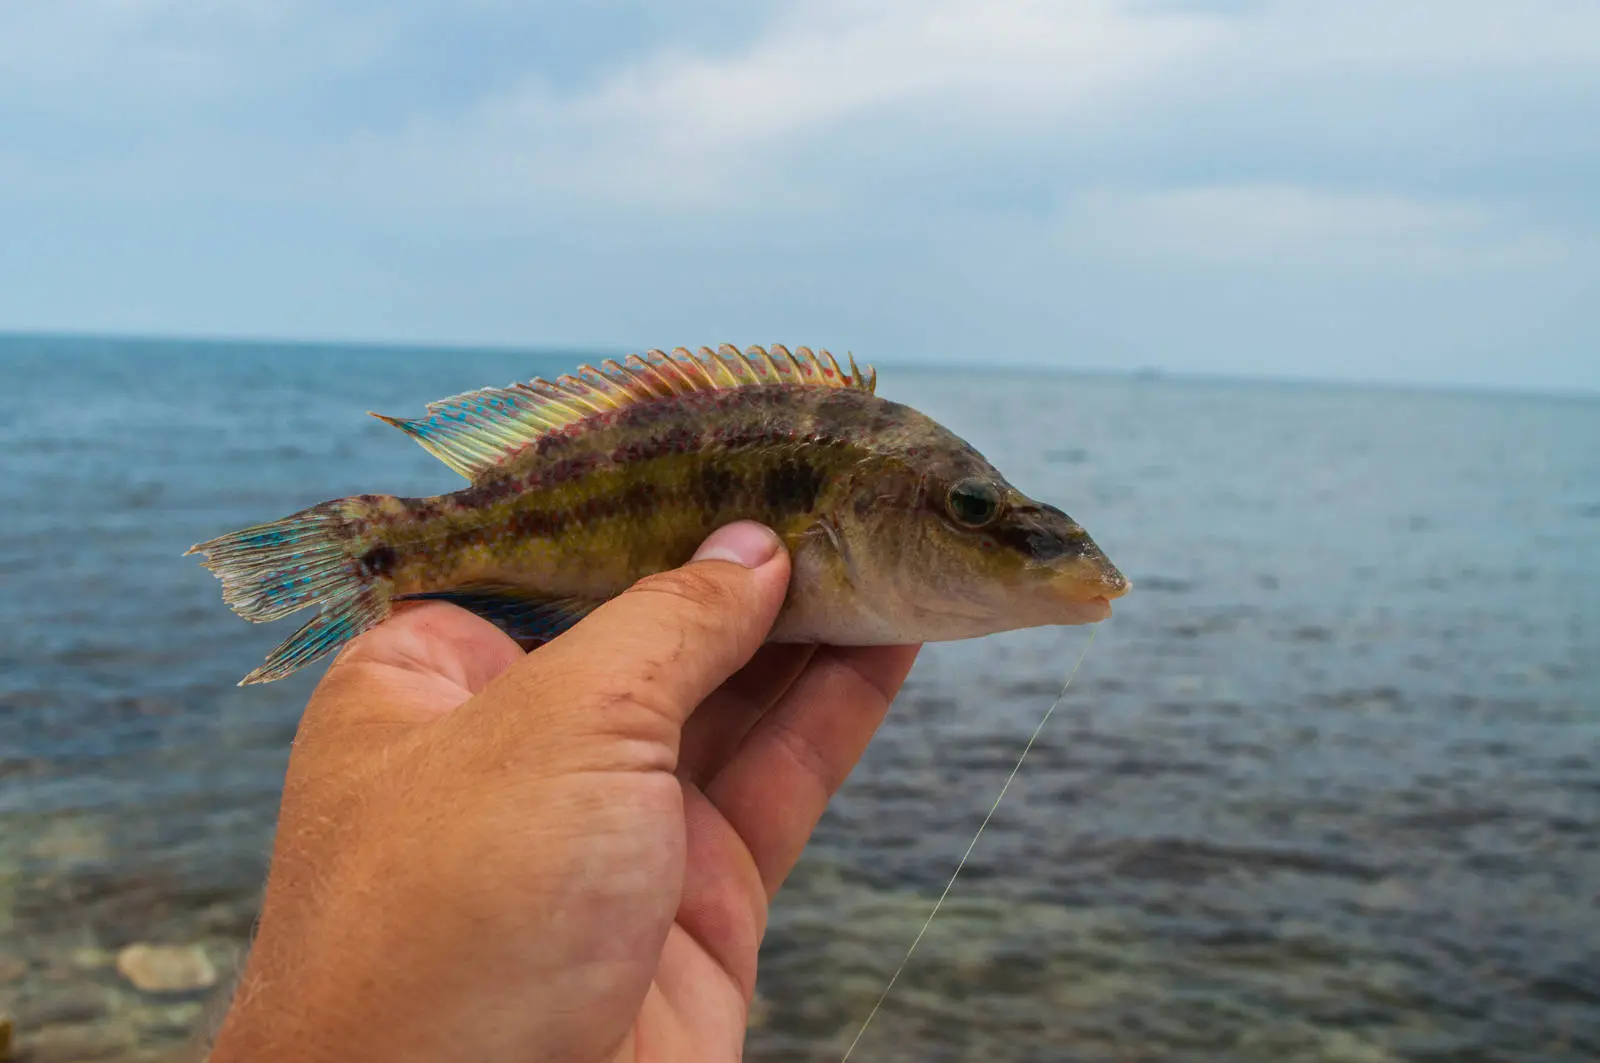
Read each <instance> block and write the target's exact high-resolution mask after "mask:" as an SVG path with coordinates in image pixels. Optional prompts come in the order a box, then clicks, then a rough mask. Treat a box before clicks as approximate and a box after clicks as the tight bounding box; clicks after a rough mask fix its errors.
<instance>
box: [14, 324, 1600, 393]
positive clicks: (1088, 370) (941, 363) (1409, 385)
mask: <svg viewBox="0 0 1600 1063" xmlns="http://www.w3.org/2000/svg"><path fill="white" fill-rule="evenodd" d="M8 340H67V341H91V342H94V341H99V342H114V343H132V344H146V345H154V344H161V343H181V344H193V345H212V346H219V347H220V346H232V347H305V348H315V347H349V348H356V349H361V350H373V351H377V350H390V351H414V352H418V353H422V352H428V351H451V352H456V353H475V354H507V355H509V354H527V355H533V356H542V357H554V356H556V355H576V356H578V357H584V356H587V357H592V358H621V357H624V356H626V355H628V354H637V353H642V351H643V350H644V349H648V348H642V349H640V350H634V349H633V348H630V347H623V346H620V345H619V346H612V345H607V344H570V345H569V344H554V343H552V344H544V345H537V344H514V343H504V342H498V343H496V342H470V341H430V340H384V339H334V338H312V337H283V336H276V337H275V336H260V335H229V334H226V333H199V332H196V333H183V332H172V333H156V332H132V331H129V332H117V331H101V330H94V329H85V330H71V329H27V328H24V329H7V328H0V342H4V341H8ZM718 342H719V343H720V342H724V341H718ZM684 346H687V345H684ZM746 346H748V345H746ZM764 346H771V344H770V343H769V344H764ZM807 346H812V345H809V344H808V345H807ZM663 349H665V348H663ZM741 349H742V348H741ZM818 349H820V348H818ZM835 353H838V352H835ZM861 357H862V360H863V361H864V362H869V361H870V364H872V365H873V366H874V367H876V368H888V369H908V370H916V371H919V372H928V371H935V372H937V371H941V370H944V371H966V372H996V371H997V372H1001V373H1006V374H1021V373H1039V372H1042V373H1047V374H1050V375H1053V376H1095V377H1124V378H1134V379H1143V380H1149V381H1179V382H1192V383H1207V382H1209V383H1219V384H1220V383H1227V384H1254V385H1263V386H1289V387H1333V388H1340V387H1342V388H1352V389H1370V390H1379V391H1412V392H1416V391H1421V392H1437V393H1444V394H1467V395H1509V396H1517V397H1525V398H1550V399H1578V400H1593V399H1600V388H1589V387H1584V386H1582V385H1577V386H1572V387H1567V388H1555V387H1549V386H1544V387H1540V386H1517V385H1514V384H1488V383H1482V382H1462V383H1445V382H1442V381H1434V380H1416V379H1394V380H1382V379H1372V378H1366V377H1338V376H1316V375H1311V374H1306V375H1292V374H1274V373H1254V374H1247V373H1228V372H1222V371H1212V372H1207V371H1203V370H1200V371H1196V370H1179V369H1170V368H1167V367H1165V366H1162V365H1159V364H1155V363H1144V364H1141V365H1138V366H1134V367H1131V368H1130V367H1126V366H1114V367H1113V366H1104V365H1090V364H1074V365H1059V364H1051V363H1048V362H988V363H978V362H967V361H946V360H937V361H909V362H908V361H893V360H890V361H880V360H877V359H869V358H867V357H865V356H861Z"/></svg>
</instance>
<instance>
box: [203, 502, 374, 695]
mask: <svg viewBox="0 0 1600 1063" xmlns="http://www.w3.org/2000/svg"><path fill="white" fill-rule="evenodd" d="M359 508H360V503H359V502H358V501H356V500H353V499H339V500H335V501H332V502H324V503H322V504H321V505H317V506H312V507H311V508H310V509H304V510H301V511H300V512H299V513H295V514H292V515H290V516H287V517H284V518H283V519H282V520H275V521H272V522H270V523H267V524H258V525H256V526H254V527H251V528H244V529H242V530H240V531H236V532H231V533H229V534H227V535H223V536H219V537H218V538H215V539H212V540H210V541H209V542H204V543H200V544H198V545H196V546H191V547H190V548H189V551H188V552H189V553H191V554H200V555H202V556H203V557H204V561H203V562H202V564H204V565H205V567H206V568H209V569H210V570H211V571H212V572H213V573H214V574H215V575H216V577H217V578H218V579H219V580H221V581H222V600H223V601H225V602H227V603H228V605H229V606H230V607H231V608H232V609H233V611H234V612H236V613H238V614H239V615H240V616H242V617H244V618H245V619H246V620H249V621H250V622H251V623H255V624H262V623H266V622H267V621H270V620H277V619H279V618H280V617H285V616H288V615H289V614H290V613H294V612H298V611H299V610H301V609H305V608H307V607H309V606H313V605H316V606H320V607H321V608H320V610H319V612H318V614H317V616H316V617H315V618H314V619H313V620H312V621H311V622H310V623H309V624H307V625H306V626H305V627H302V628H301V629H300V630H299V631H297V632H295V633H294V634H293V635H291V636H289V638H288V639H286V640H285V641H284V642H283V644H282V645H280V646H279V647H278V648H277V649H275V650H273V651H272V653H271V655H269V656H268V657H267V659H266V661H265V663H263V664H262V665H261V667H259V668H257V669H256V670H255V671H253V672H251V673H250V674H249V675H247V676H245V677H244V679H243V680H241V681H240V683H239V685H240V686H245V685H247V684H250V683H270V682H272V681H273V680H275V679H282V678H283V677H284V676H286V675H289V674H290V673H292V672H295V671H297V670H299V669H300V668H302V667H304V666H305V665H307V664H310V663H311V662H312V661H314V660H316V659H317V658H318V657H321V656H323V655H324V654H326V653H328V652H330V651H332V650H336V649H338V648H339V647H340V646H342V645H344V644H345V643H346V642H348V641H350V640H351V639H353V638H355V637H356V636H357V635H359V634H361V633H362V632H363V631H365V630H367V629H368V628H370V627H372V626H373V625H375V624H377V623H378V622H379V621H381V620H382V619H383V618H384V617H386V616H388V615H389V581H388V580H387V579H384V578H383V576H382V575H381V574H380V573H379V572H378V571H377V570H376V569H375V568H374V566H373V565H372V564H371V563H370V560H369V559H371V558H374V557H377V558H380V559H381V558H383V557H384V556H385V551H387V557H388V559H389V560H390V561H392V560H393V556H394V551H393V550H392V549H390V548H388V547H386V546H384V545H383V544H382V543H381V542H380V541H379V540H378V539H376V538H375V537H373V536H370V535H367V536H362V535H357V534H355V533H354V532H353V531H352V519H353V518H355V517H357V516H359V514H358V513H356V512H353V511H355V510H359Z"/></svg>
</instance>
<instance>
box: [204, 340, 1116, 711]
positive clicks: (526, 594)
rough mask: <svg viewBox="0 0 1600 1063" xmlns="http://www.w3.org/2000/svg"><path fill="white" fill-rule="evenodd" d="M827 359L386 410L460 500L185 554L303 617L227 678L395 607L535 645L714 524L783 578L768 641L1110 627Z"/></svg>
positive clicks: (1079, 575)
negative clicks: (753, 529) (442, 607)
mask: <svg viewBox="0 0 1600 1063" xmlns="http://www.w3.org/2000/svg"><path fill="white" fill-rule="evenodd" d="M875 384H876V377H875V374H872V373H871V371H870V370H868V371H866V372H863V371H861V370H859V369H857V367H856V366H855V363H854V361H853V360H852V361H851V363H850V371H849V372H846V371H844V370H843V369H842V368H841V367H840V366H839V365H838V363H837V362H836V361H835V360H834V359H833V357H832V356H831V355H829V354H828V353H827V352H826V351H823V352H820V353H813V352H811V351H809V350H807V349H806V348H803V347H802V348H799V349H797V350H796V351H794V352H793V353H791V352H789V351H788V350H786V349H785V348H783V347H780V346H775V347H772V348H771V349H763V348H760V347H751V348H749V349H748V350H746V351H744V352H740V351H738V350H736V349H734V348H732V347H727V346H724V347H723V348H721V349H720V350H719V351H716V352H713V351H711V350H709V349H706V348H702V349H701V350H700V352H699V353H698V354H691V353H690V352H688V351H686V350H683V349H679V350H676V351H674V352H672V353H671V354H665V353H662V352H660V351H651V352H649V353H648V354H647V355H645V356H643V357H638V356H634V357H630V358H629V359H627V361H626V363H625V364H619V363H616V362H611V361H608V362H606V363H604V364H603V365H602V367H601V368H600V369H598V370H596V369H592V368H590V367H587V366H585V367H583V369H582V370H580V372H579V374H578V375H577V376H576V377H562V378H560V379H559V380H557V381H556V382H554V383H551V382H547V381H543V380H535V381H532V382H530V383H527V384H519V385H513V386H512V387H508V388H496V389H484V390H481V391H475V392H468V393H466V394H463V395H458V396H455V397H454V398H451V399H446V400H443V401H441V402H437V403H434V404H432V405H431V406H430V407H429V413H430V416H429V417H427V418H425V419H420V420H415V421H403V420H395V419H392V418H383V419H384V420H386V421H388V422H389V423H391V424H394V425H396V426H397V427H399V428H401V429H403V430H404V431H406V432H407V433H408V434H410V435H411V436H413V437H414V438H415V439H417V441H418V442H420V443H421V444H422V445H423V446H424V447H426V448H427V449H429V450H430V451H431V452H432V453H434V454H435V455H437V456H438V457H439V458H441V459H442V460H443V461H444V462H445V463H446V464H448V465H450V467H451V468H453V469H455V470H456V471H458V472H460V473H461V474H463V475H464V476H466V477H467V478H468V479H469V480H470V481H471V484H470V486H468V487H466V488H464V489H462V490H460V491H456V492H453V493H451V494H447V495H439V496H435V497H432V498H398V497H394V496H389V495H361V496H356V497H353V498H345V499H338V500H335V501H331V502H325V503H322V504H321V505H319V506H314V507H312V508H310V509H308V510H305V511H302V512H301V513H297V514H294V515H292V516H290V517H286V518H284V519H283V520H280V521H276V522H273V523H271V524H265V525H259V526H257V527H253V528H247V529H245V530H243V531H239V532H235V533H233V534H231V535H225V536H222V537H221V538H218V539H215V540H212V541H211V542H207V543H202V544H200V545H198V546H196V547H194V548H192V550H191V552H199V553H202V554H204V555H205V556H206V560H205V564H206V565H207V567H209V568H211V569H212V570H213V571H214V572H215V573H216V574H217V575H218V577H219V578H220V579H221V580H222V582H223V593H224V599H225V600H226V601H227V602H228V604H229V605H231V606H232V607H233V608H234V610H235V611H236V612H238V613H239V614H240V615H241V616H244V617H245V618H246V619H249V620H253V621H266V620H272V619H277V618H278V617H281V616H285V615H287V614H289V613H291V612H294V611H297V610H299V609H302V608H305V607H307V606H310V605H313V604H316V605H320V606H321V609H320V612H319V614H318V616H317V617H316V618H315V619H314V620H312V621H311V623H309V624H307V625H306V626H305V627H304V628H302V629H301V630H300V631H299V632H297V633H296V634H295V635H293V636H292V637H291V638H290V639H288V640H287V641H286V642H285V643H284V644H283V645H281V646H280V647H278V649H276V650H275V651H273V653H272V655H271V656H270V657H269V658H268V659H267V661H266V663H265V664H263V665H262V666H261V667H260V668H258V669H257V670H256V671H255V672H252V673H251V674H250V675H249V676H247V677H246V678H245V680H244V682H246V683H250V682H266V681H270V680H273V679H278V678H281V677H283V676H285V675H288V674H290V673H291V672H293V671H295V670H296V669H298V668H300V667H302V666H304V665H305V664H307V663H309V662H310V661H312V660H314V659H316V658H317V657H320V656H322V655H323V654H325V653H327V652H329V651H331V650H333V649H335V648H337V647H338V646H339V645H341V644H342V643H344V642H345V641H347V640H349V639H350V638H352V637H354V636H355V635H357V634H359V633H361V632H362V631H364V630H366V629H367V628H370V627H372V626H373V625H375V624H377V623H379V622H380V621H382V620H383V619H384V618H385V617H386V616H388V615H389V613H390V611H391V610H392V608H393V606H394V604H395V603H396V602H399V601H406V600H419V599H443V600H447V601H453V602H455V603H457V604H459V605H461V606H463V607H465V608H468V609H470V610H472V611H474V612H476V613H478V614H479V615H481V616H484V617H485V618H487V619H489V620H491V621H493V622H494V623H496V624H498V625H499V626H500V627H502V628H503V629H504V630H506V631H507V632H508V633H510V634H512V635H513V636H514V637H517V638H518V639H520V640H523V641H525V642H527V641H542V640H546V639H549V638H553V637H555V636H556V635H558V634H559V633H560V632H561V631H563V630H565V629H566V628H567V627H570V626H571V625H572V624H574V623H576V622H577V621H578V620H580V619H581V618H582V617H583V616H584V615H586V614H587V613H588V612H589V611H590V610H592V609H593V608H594V607H595V606H597V605H598V604H600V603H601V602H603V601H605V600H606V599H608V598H611V597H613V596H615V595H617V594H619V593H621V592H622V591H623V590H625V589H626V588H627V587H628V586H630V585H631V584H632V583H634V582H635V581H637V580H638V579H640V578H642V577H644V576H646V575H649V574H651V573H654V572H660V571H664V570H667V569H670V568H674V567H677V566H678V565H681V564H683V563H684V562H685V561H687V560H688V559H689V557H690V556H691V555H692V554H693V552H694V550H695V548H696V547H697V546H698V545H699V544H700V542H701V541H702V540H704V539H705V537H706V536H707V535H709V534H710V533H711V532H712V531H714V530H715V529H717V528H719V527H721V526H723V525H725V524H728V523H731V522H732V521H735V520H745V519H748V520H756V521H760V522H761V523H763V524H766V525H767V526H769V527H771V528H772V529H773V530H775V531H776V532H777V533H778V534H779V535H780V536H781V537H782V539H783V541H784V543H785V544H786V546H787V547H788V549H789V551H790V553H791V555H792V558H793V563H794V569H793V576H792V578H791V581H790V588H789V593H788V597H787V600H786V601H785V604H784V607H783V610H782V612H781V613H780V615H779V618H778V621H777V623H776V625H775V627H774V629H773V631H772V633H771V636H770V638H771V639H772V640H773V641H789V642H823V643H832V644H835V645H871V644H894V643H908V642H926V641H941V640H948V639H960V638H970V637H976V636H980V635H985V634H989V633H992V632H995V631H1003V630H1008V629H1012V628H1018V627H1031V626H1037V625H1042V624H1067V623H1085V622H1092V621H1095V620H1100V619H1103V618H1104V617H1105V616H1107V615H1109V612H1110V605H1109V601H1110V599H1111V598H1114V597H1116V596H1118V595H1120V594H1122V593H1125V592H1126V590H1127V588H1128V584H1127V581H1126V580H1125V579H1124V578H1123V577H1122V576H1121V574H1120V573H1118V572H1117V570H1116V569H1115V568H1114V567H1113V566H1112V565H1111V563H1110V562H1109V561H1108V560H1107V559H1106V558H1105V556H1104V555H1103V554H1102V553H1101V552H1100V550H1099V549H1098V547H1096V546H1095V544H1094V543H1093V542H1092V541H1091V540H1090V538H1089V537H1088V535H1087V534H1086V533H1085V532H1084V531H1083V529H1082V528H1081V527H1079V526H1078V525H1077V524H1076V523H1075V522H1074V521H1072V520H1071V519H1070V518H1069V517H1067V516H1066V515H1065V514H1064V513H1062V512H1061V511H1060V510H1058V509H1055V508H1054V507H1051V506H1047V505H1043V504H1040V503H1037V502H1034V501H1033V500H1031V499H1029V498H1028V497H1027V496H1025V495H1023V494H1022V493H1021V492H1019V491H1017V489H1016V488H1014V487H1012V486H1011V485H1010V484H1009V483H1007V482H1006V480H1005V479H1004V477H1002V476H1001V475H1000V473H999V472H998V471H997V470H996V469H994V467H993V466H991V465H990V464H989V463H988V462H987V461H986V460H985V459H984V458H983V457H982V455H980V454H979V453H978V452H977V451H976V450H974V449H973V448H972V447H971V446H969V445H968V444H966V443H965V442H963V441H962V440H961V439H960V438H958V437H957V436H955V435H954V434H952V433H951V432H949V431H948V430H947V429H945V428H944V427H942V426H941V425H939V424H937V423H936V422H934V421H933V420H931V419H930V418H928V417H926V416H924V415H923V414H921V413H919V412H917V411H916V410H913V409H911V408H910V407H907V406H904V405H901V404H898V403H894V402H890V401H888V400H886V399H883V398H880V397H878V396H877V395H876V394H875Z"/></svg>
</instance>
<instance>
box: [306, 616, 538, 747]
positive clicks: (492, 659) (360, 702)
mask: <svg viewBox="0 0 1600 1063" xmlns="http://www.w3.org/2000/svg"><path fill="white" fill-rule="evenodd" d="M523 656H524V654H523V653H522V651H521V650H520V649H519V648H518V647H517V644H516V643H515V642H513V641H512V640H511V639H510V638H509V637H507V636H506V634H505V633H504V632H502V631H501V630H500V629H499V628H497V627H495V626H494V625H493V624H491V623H489V621H487V620H484V619H483V618H482V617H480V616H477V615H475V614H473V613H470V612H468V611H467V610H465V609H462V608H461V607H459V606H455V605H450V604H448V603H446V602H423V603H419V604H417V605H414V606H409V607H406V608H404V609H401V610H399V611H397V612H396V613H395V614H394V615H393V616H391V617H390V618H389V619H388V620H386V621H384V622H383V623H381V624H379V625H378V626H377V627H375V628H373V629H371V630H370V631H367V632H365V633H364V634H362V635H360V636H359V637H357V638H355V639H354V640H352V641H351V642H350V644H349V645H347V646H346V647H345V648H344V650H343V651H341V652H340V654H339V656H338V657H336V658H334V661H333V664H332V665H330V666H329V668H328V672H327V674H326V675H325V676H324V677H323V679H322V682H321V683H319V684H318V685H317V690H316V693H315V694H313V695H312V698H311V703H310V705H309V706H308V708H307V715H308V716H311V715H313V714H316V715H329V714H331V715H335V716H337V717H338V718H340V719H341V720H343V721H345V722H362V721H365V722H370V723H399V724H404V723H420V722H423V721H426V720H429V719H432V718H434V717H436V716H438V715H439V714H441V713H444V712H448V711H450V710H451V709H453V708H455V707H456V706H457V705H459V704H461V703H462V702H464V701H466V700H467V699H468V698H469V697H471V696H472V695H474V694H476V693H478V692H479V691H481V690H483V689H484V688H485V687H487V686H488V685H489V684H490V683H491V682H492V681H493V680H494V678H495V677H496V676H498V675H499V674H500V673H501V672H504V671H505V670H506V669H507V668H509V667H510V666H511V665H513V664H515V663H516V662H517V661H519V660H521V659H522V657H523Z"/></svg>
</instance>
